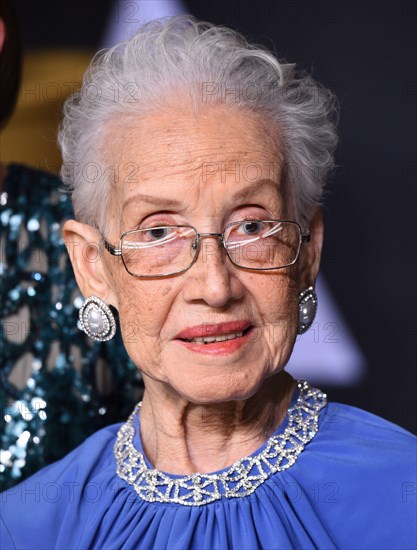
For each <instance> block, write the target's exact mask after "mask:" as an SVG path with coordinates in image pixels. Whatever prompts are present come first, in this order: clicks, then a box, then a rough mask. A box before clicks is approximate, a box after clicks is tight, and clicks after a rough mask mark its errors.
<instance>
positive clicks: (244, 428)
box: [140, 372, 295, 475]
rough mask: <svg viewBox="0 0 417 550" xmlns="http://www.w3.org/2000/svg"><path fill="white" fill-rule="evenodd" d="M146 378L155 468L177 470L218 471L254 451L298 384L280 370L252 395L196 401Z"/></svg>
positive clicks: (145, 414)
mask: <svg viewBox="0 0 417 550" xmlns="http://www.w3.org/2000/svg"><path fill="white" fill-rule="evenodd" d="M144 378H145V387H146V391H145V395H144V399H143V404H142V410H141V415H140V430H141V438H142V443H143V448H144V451H145V454H146V456H147V457H148V459H149V461H150V462H151V464H152V465H153V466H154V468H157V469H158V470H162V471H165V472H168V473H171V474H178V475H187V474H191V473H194V472H200V473H209V472H215V471H217V470H221V469H223V468H226V467H227V466H230V465H231V464H233V463H234V462H235V461H236V460H238V459H240V458H242V457H244V456H247V455H249V454H251V453H253V452H255V451H256V450H257V449H258V448H259V447H260V446H261V445H262V444H263V443H264V442H265V441H266V440H267V439H268V437H269V436H270V435H271V434H272V433H273V432H274V431H275V430H276V429H277V427H278V426H279V425H280V424H281V422H282V421H283V419H284V418H285V415H286V412H287V409H288V407H289V404H290V402H291V399H292V396H293V392H294V389H295V381H294V380H293V379H292V378H291V377H290V376H289V375H288V374H287V373H285V372H280V373H278V374H276V375H274V376H272V377H271V378H269V379H267V380H265V381H264V384H263V385H262V386H261V388H260V389H259V390H258V391H257V392H256V394H255V395H253V396H252V397H250V398H249V399H246V400H239V401H230V402H226V403H214V404H195V403H191V402H189V401H187V400H185V399H184V398H181V397H180V396H178V394H176V393H175V395H174V392H173V390H172V389H170V388H167V387H166V385H164V384H162V383H160V382H155V381H154V380H150V379H148V378H147V377H146V376H144Z"/></svg>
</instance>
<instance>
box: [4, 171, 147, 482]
mask: <svg viewBox="0 0 417 550" xmlns="http://www.w3.org/2000/svg"><path fill="white" fill-rule="evenodd" d="M0 204H1V214H0V243H1V248H0V280H1V290H0V312H1V314H0V315H1V324H0V327H1V338H0V402H1V405H2V410H1V415H0V422H1V425H0V436H1V455H0V481H1V487H2V488H3V489H4V488H7V487H11V486H12V485H14V484H15V483H17V482H19V481H22V480H23V479H25V478H26V477H28V476H29V475H31V474H33V473H34V472H36V471H37V470H38V469H40V468H41V467H43V466H45V465H47V464H49V463H51V462H53V461H55V460H57V459H59V458H62V457H63V456H64V455H66V454H67V453H68V452H69V451H70V450H72V449H73V448H74V447H76V446H77V445H78V444H80V443H81V442H82V441H84V439H86V438H87V437H88V436H89V435H90V434H92V433H93V432H95V431H96V430H98V429H99V428H102V427H104V426H106V425H108V424H111V423H114V422H117V421H119V420H121V419H124V418H125V417H127V416H128V414H129V412H130V411H131V409H132V408H133V405H134V403H136V402H137V401H138V398H139V397H140V394H141V391H142V382H141V379H140V375H139V372H138V370H137V369H136V367H135V366H134V365H133V363H132V362H131V361H130V359H129V358H128V356H127V354H126V352H125V350H124V347H123V343H122V341H121V338H120V334H119V333H118V334H117V335H116V337H115V338H114V339H113V340H111V341H110V342H105V343H93V342H91V340H89V339H88V337H87V336H86V335H84V334H83V333H82V332H80V331H79V330H78V329H77V320H78V310H79V308H80V306H81V304H82V297H81V295H80V292H79V290H78V288H77V284H76V282H75V278H74V274H73V271H72V267H71V263H70V260H69V257H68V254H67V251H66V249H65V245H64V243H63V239H62V234H61V224H62V222H63V221H64V220H66V219H68V218H72V217H73V212H72V206H71V201H70V198H69V197H68V195H67V194H66V193H65V192H64V190H63V184H62V182H61V180H60V179H59V178H58V177H56V176H53V175H51V174H48V173H45V172H41V171H39V170H36V169H32V168H28V167H25V166H21V165H16V164H12V165H9V166H8V170H7V175H6V177H5V179H4V182H3V188H2V190H1V192H0Z"/></svg>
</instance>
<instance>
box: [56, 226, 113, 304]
mask: <svg viewBox="0 0 417 550" xmlns="http://www.w3.org/2000/svg"><path fill="white" fill-rule="evenodd" d="M62 233H63V236H64V241H65V246H66V247H67V250H68V254H69V257H70V260H71V263H72V267H73V269H74V273H75V278H76V280H77V284H78V286H79V288H80V290H81V292H82V294H83V296H84V297H85V298H87V297H88V296H91V295H94V296H97V297H98V298H101V299H102V300H103V302H105V303H106V304H107V305H112V306H114V307H115V308H116V309H118V305H119V304H118V300H117V293H116V291H115V285H114V280H113V277H112V275H111V273H110V270H109V269H108V266H106V262H105V261H104V258H103V254H106V251H105V249H104V247H103V246H102V243H101V237H100V234H99V232H98V231H97V229H94V227H91V226H90V225H86V224H83V223H80V222H77V221H75V220H68V221H66V222H65V224H64V226H63V230H62Z"/></svg>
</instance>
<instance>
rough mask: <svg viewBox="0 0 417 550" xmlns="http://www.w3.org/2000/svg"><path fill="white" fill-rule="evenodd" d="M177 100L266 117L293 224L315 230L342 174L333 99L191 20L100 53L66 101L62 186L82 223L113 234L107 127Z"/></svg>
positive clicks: (229, 33)
mask: <svg viewBox="0 0 417 550" xmlns="http://www.w3.org/2000/svg"><path fill="white" fill-rule="evenodd" d="M175 92H178V93H179V94H180V95H181V97H182V98H185V99H186V100H189V101H190V102H191V104H192V105H193V108H204V106H205V105H206V104H216V103H226V104H229V105H230V106H231V107H232V106H233V107H236V108H242V109H249V110H251V111H252V112H255V113H257V114H259V115H260V116H262V115H263V116H264V117H265V120H267V121H268V122H269V123H270V124H271V125H272V126H274V127H275V128H276V131H277V132H278V134H279V136H280V138H281V142H282V144H283V149H284V150H283V160H284V171H283V177H282V182H281V183H282V185H283V186H284V189H285V192H286V200H287V201H289V203H290V205H291V210H292V213H293V215H294V216H295V218H296V219H297V220H298V221H300V222H306V221H307V222H308V220H309V217H310V216H311V212H312V209H313V207H314V206H315V205H317V204H320V202H321V200H322V195H323V189H324V184H325V181H326V179H327V177H328V175H329V172H330V171H331V170H332V168H333V167H334V150H335V147H336V144H337V135H336V122H337V103H336V99H335V97H334V95H333V94H332V93H331V92H330V91H329V90H327V89H325V88H324V87H322V86H321V85H319V84H318V83H316V82H315V81H314V80H313V79H312V77H311V76H309V75H307V74H304V73H300V72H297V71H296V70H295V67H294V65H293V64H287V63H285V62H282V61H281V62H280V61H278V59H277V58H276V57H275V56H274V55H273V54H272V53H270V52H269V51H267V50H265V49H264V48H261V47H259V46H255V45H251V44H249V43H248V42H247V41H246V40H245V38H243V37H242V36H241V35H240V34H239V33H237V32H235V31H233V30H231V29H228V28H224V27H219V26H214V25H212V24H209V23H205V22H200V21H197V20H196V19H194V18H193V17H191V16H176V17H170V18H165V19H160V20H156V21H151V22H150V23H147V24H145V25H143V26H142V27H141V28H140V29H139V30H138V32H137V33H136V34H135V35H134V36H133V37H132V38H131V39H130V40H127V41H125V42H122V43H120V44H117V45H116V46H114V47H113V48H111V49H109V50H102V51H100V52H98V54H97V55H96V56H95V57H94V59H93V60H92V62H91V64H90V66H89V68H88V69H87V71H86V73H85V75H84V79H83V85H82V87H81V89H80V90H79V91H78V92H76V93H75V94H73V95H72V96H71V97H70V98H69V99H68V100H67V101H66V103H65V106H64V118H63V121H62V124H61V126H60V129H59V135H58V141H59V144H60V146H61V150H62V156H63V167H62V170H61V177H62V179H63V181H64V182H65V183H66V184H67V185H68V187H69V189H70V191H71V192H72V201H73V206H74V213H75V216H76V218H77V219H78V220H79V221H81V222H83V223H87V224H90V225H92V226H94V227H97V228H100V229H101V230H102V231H104V230H105V228H106V213H107V205H108V200H109V193H110V181H109V180H110V175H111V170H110V167H107V169H105V168H104V167H105V162H106V155H105V151H104V150H103V143H102V141H103V139H102V138H103V135H104V129H105V127H106V125H107V124H108V123H109V122H110V121H116V120H117V119H120V116H123V115H128V116H129V115H131V118H132V120H133V119H135V120H137V117H138V116H142V115H146V114H147V113H149V112H151V111H152V110H158V109H162V108H166V107H167V106H168V107H169V101H170V97H171V98H173V96H174V95H177V97H178V93H177V94H175ZM124 118H125V117H124ZM277 161H278V159H277Z"/></svg>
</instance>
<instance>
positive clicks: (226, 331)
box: [175, 320, 252, 343]
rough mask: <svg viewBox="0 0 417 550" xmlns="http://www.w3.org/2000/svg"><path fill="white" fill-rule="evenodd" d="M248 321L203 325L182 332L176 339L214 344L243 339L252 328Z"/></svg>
mask: <svg viewBox="0 0 417 550" xmlns="http://www.w3.org/2000/svg"><path fill="white" fill-rule="evenodd" d="M251 326H252V325H251V323H250V322H249V321H247V320H243V321H229V322H227V323H202V324H201V325H195V326H193V327H188V328H186V329H184V330H182V331H181V332H180V333H178V334H177V336H176V337H175V338H176V339H178V340H182V341H185V342H191V341H195V342H200V343H212V342H216V341H225V340H230V339H232V338H236V337H241V336H242V335H243V334H244V333H245V332H247V331H248V329H250V327H251Z"/></svg>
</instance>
